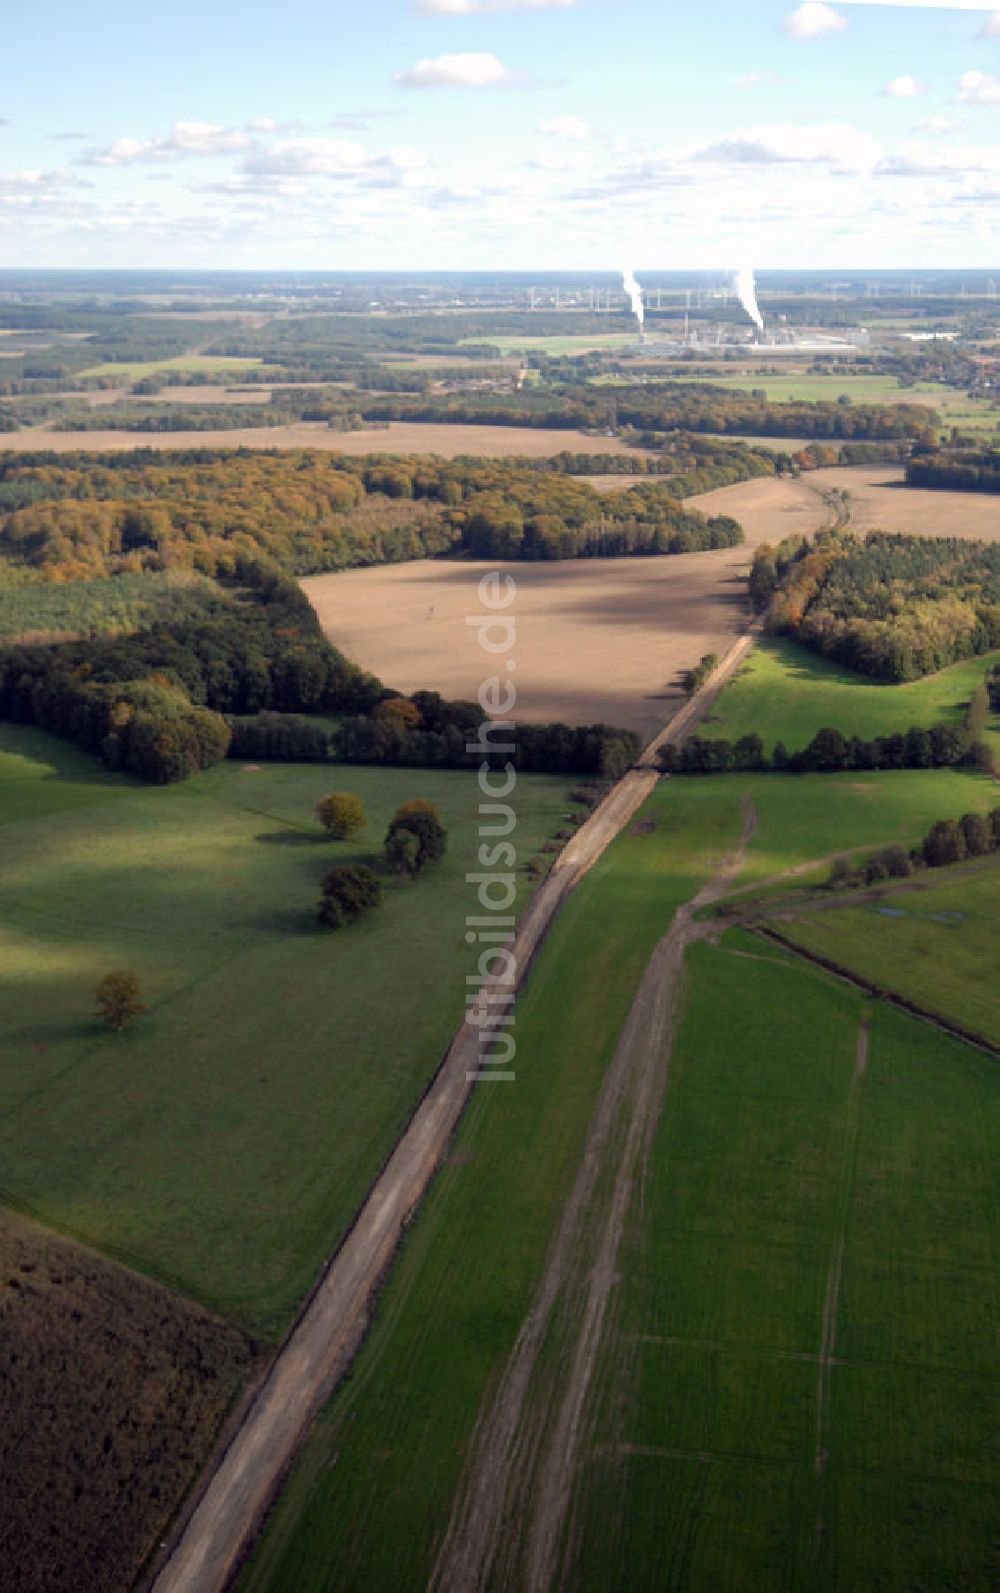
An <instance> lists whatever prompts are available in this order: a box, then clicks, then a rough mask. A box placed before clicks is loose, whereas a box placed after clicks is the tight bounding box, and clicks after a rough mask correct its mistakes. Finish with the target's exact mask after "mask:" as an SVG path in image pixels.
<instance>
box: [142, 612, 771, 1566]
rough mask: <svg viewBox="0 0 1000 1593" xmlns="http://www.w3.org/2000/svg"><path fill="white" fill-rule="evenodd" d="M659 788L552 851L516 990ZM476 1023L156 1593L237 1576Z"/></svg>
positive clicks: (355, 1339) (434, 1138) (466, 1060)
mask: <svg viewBox="0 0 1000 1593" xmlns="http://www.w3.org/2000/svg"><path fill="white" fill-rule="evenodd" d="M749 645H751V642H750V640H749V639H748V638H741V640H740V642H738V643H737V644H736V645H735V646H734V647H733V648H732V649H731V650H730V654H729V655H727V657H726V658H725V659H724V660H723V662H722V664H721V665H720V667H719V669H718V670H717V671H716V674H715V676H713V677H712V680H711V681H710V682H709V683H708V686H707V688H706V691H705V692H704V693H703V694H700V695H699V697H697V698H695V699H693V700H692V702H691V703H689V704H687V705H686V707H685V708H684V709H683V710H682V712H681V714H679V715H678V716H677V717H676V719H674V720H673V721H672V722H671V724H670V725H669V726H668V727H667V729H666V731H665V732H664V733H663V735H662V736H660V737H658V738H657V744H659V743H660V742H662V740H664V739H665V738H666V737H668V736H670V735H682V734H684V733H686V731H687V730H688V729H690V726H691V724H692V723H693V722H694V719H695V718H697V716H698V714H699V713H703V712H705V711H706V708H707V707H708V705H709V702H710V700H711V694H712V692H713V691H715V690H717V689H718V688H719V687H720V686H721V684H722V682H723V681H724V679H725V678H728V675H729V674H731V673H732V671H733V670H734V669H736V668H737V667H738V665H739V663H740V661H741V660H742V658H743V657H744V656H745V654H746V650H747V647H748V646H749ZM703 699H704V700H703ZM650 756H651V754H650ZM657 778H658V776H657V774H656V771H655V768H653V767H649V766H648V765H647V766H644V767H640V768H637V769H633V770H630V771H629V773H628V774H626V775H625V777H624V779H622V780H620V781H619V782H618V784H617V785H616V786H614V787H613V789H612V790H611V791H610V792H609V793H608V795H607V796H606V797H605V799H604V801H603V802H602V803H601V804H600V806H599V807H598V808H596V809H595V810H594V812H593V813H592V814H591V816H590V818H589V819H588V820H587V822H586V823H585V824H583V825H581V827H580V829H579V830H578V831H577V833H576V835H574V836H573V838H572V839H571V840H570V841H569V842H568V843H567V845H566V846H565V848H564V849H563V851H562V852H561V853H560V855H559V857H558V858H557V859H556V862H555V864H554V866H553V869H552V872H551V873H550V874H549V876H548V878H547V879H546V880H545V882H544V883H543V885H542V886H541V888H540V889H539V891H538V893H537V894H536V896H535V898H534V900H533V902H532V903H531V906H530V907H529V908H528V911H527V912H526V913H525V915H524V917H523V919H522V920H521V924H520V926H519V928H518V931H517V938H516V941H515V943H514V948H513V950H514V955H515V959H516V964H517V974H518V983H519V984H520V983H521V982H522V981H523V979H524V977H525V975H526V973H527V971H528V969H529V967H530V964H531V960H532V957H533V955H534V953H535V951H536V949H537V947H538V945H539V943H540V942H541V940H542V937H543V936H544V934H545V933H546V931H547V930H548V928H549V925H550V924H551V922H552V920H553V918H554V917H555V915H556V913H557V912H558V910H559V907H560V906H561V904H562V902H563V901H564V899H565V898H566V896H567V895H568V894H569V893H570V891H572V890H573V888H574V886H575V885H576V884H577V883H578V882H579V880H580V879H581V878H582V877H583V875H584V874H585V873H586V872H587V871H588V870H589V869H590V868H591V867H592V866H593V865H594V863H596V862H597V860H598V858H599V857H600V856H601V855H602V854H603V852H604V851H605V850H606V848H607V847H608V846H609V845H610V843H611V841H613V840H614V838H615V836H616V835H617V834H618V833H619V832H620V831H621V830H622V829H624V828H625V826H626V825H627V824H628V823H629V821H630V820H631V818H632V817H633V816H634V814H635V813H636V812H637V810H638V809H639V807H640V806H641V805H642V803H643V802H644V801H645V799H646V797H647V796H648V795H649V794H650V792H651V791H652V790H653V788H654V787H655V785H656V782H657ZM700 929H701V926H699V930H700ZM490 993H491V987H490V986H486V987H484V990H483V992H482V996H481V998H480V1001H483V998H488V996H489V994H490ZM480 1011H481V1009H480ZM479 1015H480V1012H477V1010H476V1009H475V1008H474V1009H473V1010H472V1011H471V1012H470V1016H469V1019H467V1021H466V1022H465V1023H464V1024H463V1025H462V1027H461V1029H460V1030H459V1031H458V1034H457V1035H456V1037H455V1039H454V1041H453V1042H452V1045H451V1047H450V1049H449V1051H448V1053H447V1055H446V1057H445V1060H444V1062H443V1063H442V1065H441V1068H440V1070H439V1071H438V1073H437V1074H436V1075H435V1077H434V1079H433V1081H432V1083H431V1084H430V1086H429V1088H428V1090H427V1092H426V1094H425V1095H424V1098H423V1100H422V1101H421V1103H420V1105H419V1106H418V1108H417V1110H416V1112H415V1113H414V1115H413V1117H412V1118H411V1120H410V1123H409V1125H408V1127H407V1128H406V1130H405V1131H404V1133H403V1135H402V1137H401V1138H400V1140H399V1141H398V1143H397V1145H396V1148H395V1150H394V1151H393V1153H392V1155H391V1157H390V1158H389V1161H388V1162H387V1164H386V1166H385V1168H384V1170H383V1171H382V1173H381V1174H380V1176H379V1177H378V1179H377V1180H376V1182H375V1184H374V1186H373V1187H372V1189H371V1191H370V1193H369V1195H368V1197H367V1199H366V1201H365V1203H364V1205H363V1207H362V1208H361V1210H360V1212H359V1214H358V1216H357V1218H356V1220H355V1222H354V1224H353V1226H352V1228H351V1229H350V1231H349V1233H348V1234H347V1236H346V1238H345V1239H344V1241H343V1243H342V1245H341V1246H340V1248H339V1250H338V1251H337V1252H336V1254H335V1255H334V1256H333V1257H332V1258H331V1260H330V1262H329V1263H328V1265H327V1267H326V1270H325V1271H324V1273H323V1275H322V1277H321V1278H320V1281H319V1283H318V1284H317V1286H316V1288H315V1289H314V1291H313V1293H312V1295H311V1296H310V1298H309V1300H308V1301H307V1302H306V1304H305V1306H304V1307H303V1310H302V1312H301V1313H300V1315H299V1318H298V1320H297V1322H296V1323H295V1325H294V1327H293V1328H292V1330H291V1332H290V1333H289V1335H288V1337H287V1339H286V1340H285V1343H284V1344H283V1346H282V1347H281V1349H280V1350H279V1352H278V1354H277V1355H276V1357H275V1360H274V1362H273V1364H272V1366H271V1369H270V1372H269V1373H268V1375H267V1377H266V1379H265V1380H264V1382H263V1384H262V1386H261V1389H260V1391H259V1393H258V1394H257V1396H256V1398H255V1399H254V1400H253V1402H252V1404H251V1405H250V1407H249V1409H248V1411H247V1413H246V1416H245V1418H244V1420H243V1422H242V1423H241V1425H240V1427H239V1428H238V1429H237V1431H236V1433H235V1435H234V1437H233V1438H232V1440H231V1442H230V1444H229V1446H228V1447H227V1449H226V1450H225V1452H224V1453H223V1454H222V1455H221V1457H219V1459H218V1462H217V1464H216V1465H215V1467H214V1469H213V1470H212V1471H211V1473H210V1475H209V1476H208V1477H207V1479H206V1480H205V1483H204V1485H203V1487H202V1490H201V1493H200V1495H198V1496H197V1497H196V1501H195V1503H194V1506H193V1509H192V1510H191V1511H190V1512H189V1514H188V1516H187V1518H186V1519H185V1521H184V1522H183V1523H182V1525H181V1528H180V1529H179V1532H178V1534H177V1535H176V1537H175V1539H174V1541H173V1542H172V1544H171V1545H170V1547H169V1549H168V1552H167V1556H166V1558H165V1560H164V1562H163V1563H162V1566H161V1567H160V1568H159V1570H158V1572H157V1573H156V1575H155V1577H154V1581H153V1588H154V1590H155V1593H218V1590H219V1589H221V1588H224V1587H225V1586H226V1585H227V1583H228V1582H229V1580H230V1578H231V1577H232V1575H233V1573H234V1571H235V1570H236V1568H237V1567H238V1565H239V1563H240V1560H241V1558H242V1557H243V1555H244V1554H245V1552H246V1550H247V1548H248V1547H249V1545H250V1543H251V1542H252V1540H253V1537H254V1535H255V1533H256V1531H257V1529H258V1527H259V1525H260V1522H261V1519H262V1517H263V1514H264V1512H265V1510H266V1509H267V1507H268V1505H269V1504H270V1502H271V1499H272V1498H273V1496H274V1494H275V1492H276V1490H277V1488H278V1485H279V1484H280V1481H281V1479H282V1477H283V1475H284V1473H285V1471H286V1470H287V1468H288V1466H289V1464H290V1462H291V1461H292V1459H293V1457H294V1455H295V1453H296V1451H297V1449H298V1447H299V1445H300V1444H301V1442H302V1440H303V1438H304V1437H305V1434H306V1431H307V1430H308V1426H309V1423H310V1422H311V1420H312V1418H313V1416H314V1415H315V1414H316V1412H317V1410H318V1409H319V1408H320V1406H321V1405H322V1404H323V1402H324V1401H325V1400H326V1399H327V1398H328V1397H329V1395H330V1393H331V1392H332V1390H333V1387H334V1385H335V1384H336V1382H337V1380H338V1379H339V1377H340V1376H341V1375H342V1374H343V1372H344V1370H345V1369H346V1367H347V1366H348V1364H349V1363H350V1360H351V1359H352V1357H353V1355H354V1353H355V1351H356V1349H357V1347H358V1345H359V1343H360V1341H361V1338H362V1337H363V1334H364V1331H365V1328H366V1326H367V1323H368V1308H369V1305H370V1302H371V1300H372V1298H373V1296H374V1293H375V1290H376V1289H377V1287H378V1284H379V1282H380V1280H381V1278H382V1276H383V1274H384V1272H385V1270H386V1268H387V1267H388V1265H389V1263H390V1262H391V1260H392V1256H393V1253H394V1251H395V1249H396V1246H397V1244H398V1242H399V1239H400V1235H401V1234H402V1231H403V1226H404V1224H405V1223H406V1221H407V1219H408V1218H409V1216H410V1214H411V1213H412V1212H413V1210H414V1208H415V1207H416V1205H417V1203H418V1202H419V1200H420V1199H421V1197H422V1195H423V1194H424V1192H425V1190H426V1189H427V1186H428V1184H429V1183H430V1181H431V1179H432V1178H433V1176H434V1173H435V1171H436V1169H437V1167H438V1164H439V1162H440V1160H441V1157H442V1155H443V1154H444V1151H445V1148H446V1146H447V1144H448V1140H449V1138H450V1136H451V1134H452V1131H453V1130H454V1128H455V1125H456V1123H457V1122H458V1119H459V1117H460V1116H461V1113H462V1109H463V1107H464V1106H465V1104H466V1101H467V1100H468V1097H469V1094H470V1092H471V1089H472V1080H471V1079H470V1074H474V1073H475V1072H476V1069H477V1067H478V1066H479V1062H480V1054H479V1042H480V1030H479V1028H478V1027H477V1026H476V1021H475V1020H476V1018H477V1017H478V1016H479Z"/></svg>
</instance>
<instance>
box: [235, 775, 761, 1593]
mask: <svg viewBox="0 0 1000 1593" xmlns="http://www.w3.org/2000/svg"><path fill="white" fill-rule="evenodd" d="M718 796H719V799H718V800H716V801H713V802H712V803H709V804H698V803H694V802H683V803H681V802H679V801H678V800H677V799H676V794H675V793H674V792H671V791H669V790H668V789H667V787H666V786H661V787H660V788H659V790H658V791H657V793H656V794H655V796H654V797H653V798H652V799H651V801H650V802H649V803H648V804H647V806H646V807H645V808H644V809H643V814H642V817H643V820H644V821H646V822H647V823H652V824H655V829H650V830H644V831H639V830H638V829H637V828H636V827H635V826H633V827H632V828H631V830H630V831H629V832H628V833H626V834H624V835H622V836H620V837H619V839H618V840H617V841H616V842H615V843H614V845H613V846H612V847H611V849H610V850H609V852H608V853H606V854H605V856H604V858H603V859H602V860H601V862H600V863H599V864H598V865H597V866H596V867H595V868H594V870H593V871H592V872H591V873H590V874H589V875H588V876H587V877H586V879H585V880H584V881H583V882H582V884H581V885H580V886H579V888H578V889H577V891H576V892H575V893H574V894H573V896H572V897H571V898H570V899H569V901H568V902H567V904H566V906H565V907H564V908H563V910H562V911H561V912H560V915H559V918H558V920H557V922H556V923H555V924H554V926H553V928H552V930H551V932H550V934H549V936H548V937H547V939H546V941H545V943H544V945H543V947H542V949H541V952H540V953H539V956H538V959H537V961H536V963H535V965H534V967H533V968H532V971H531V975H530V979H529V983H528V987H527V990H526V992H525V994H524V995H523V996H522V998H521V1000H520V1001H519V1003H518V1007H517V1023H516V1035H517V1058H516V1073H517V1077H516V1080H515V1081H514V1082H513V1083H512V1084H508V1085H499V1084H497V1085H495V1086H492V1087H486V1086H481V1087H480V1088H479V1089H478V1090H477V1091H476V1093H475V1094H474V1096H473V1098H472V1101H471V1103H470V1106H469V1108H468V1110H467V1112H466V1115H465V1117H464V1119H463V1121H462V1124H461V1127H460V1129H459V1132H458V1135H457V1137H456V1140H455V1144H454V1147H453V1150H452V1152H451V1155H450V1156H449V1159H448V1161H447V1163H446V1165H445V1167H444V1169H443V1171H442V1172H441V1173H440V1175H439V1176H438V1178H437V1180H436V1182H435V1184H434V1186H433V1187H432V1189H431V1191H430V1194H429V1195H428V1197H427V1199H426V1201H425V1203H424V1205H423V1206H422V1207H421V1210H420V1212H419V1214H418V1216H417V1219H416V1221H415V1222H414V1224H413V1227H412V1229H411V1230H410V1233H409V1235H408V1237H407V1239H406V1242H405V1245H404V1247H403V1250H402V1253H401V1255H400V1256H399V1258H398V1261H397V1265H396V1267H395V1270H394V1271H393V1273H392V1275H391V1276H390V1277H389V1279H388V1281H387V1283H386V1286H385V1288H384V1290H383V1292H382V1294H381V1296H380V1299H379V1304H378V1308H377V1311H376V1315H375V1319H374V1323H373V1326H372V1329H371V1332H370V1334H369V1337H368V1339H367V1341H366V1342H365V1344H364V1346H363V1348H362V1350H361V1353H360V1355H359V1357H358V1359H357V1361H356V1362H355V1365H354V1367H353V1368H352V1371H351V1375H350V1377H349V1379H348V1380H347V1381H346V1382H345V1383H344V1384H342V1385H341V1387H340V1389H339V1390H338V1392H337V1394H336V1395H335V1397H334V1399H333V1400H332V1402H331V1404H330V1405H329V1406H328V1407H327V1409H326V1411H325V1412H324V1414H323V1415H322V1417H321V1418H320V1420H319V1422H318V1423H317V1426H316V1429H315V1431H314V1433H313V1435H312V1436H311V1438H310V1439H309V1441H308V1442H307V1444H306V1447H305V1449H304V1451H303V1453H302V1455H301V1457H300V1461H299V1463H298V1465H297V1467H296V1469H295V1471H294V1472H293V1473H292V1476H291V1478H290V1480H289V1483H288V1485H287V1487H286V1489H285V1491H284V1493H283V1495H282V1496H281V1498H280V1500H279V1503H278V1505H277V1507H276V1509H275V1511H274V1512H273V1514H272V1516H271V1518H270V1521H269V1523H268V1528H267V1530H266V1532H265V1534H264V1537H263V1539H262V1541H261V1542H260V1544H259V1545H258V1548H257V1551H256V1553H255V1555H254V1558H253V1560H252V1562H251V1564H250V1566H249V1567H248V1569H247V1571H246V1573H245V1575H244V1578H243V1580H242V1582H241V1583H240V1587H241V1589H243V1590H249V1589H253V1590H254V1593H259V1590H262V1589H281V1590H288V1593H292V1590H293V1589H294V1590H298V1589H302V1588H305V1587H336V1588H338V1589H343V1590H347V1589H357V1590H358V1593H373V1590H381V1589H385V1590H389V1589H392V1590H393V1593H404V1590H410V1589H412V1590H413V1593H416V1590H418V1589H424V1588H426V1586H427V1582H428V1576H429V1573H430V1570H431V1566H432V1564H433V1559H434V1552H435V1548H436V1545H437V1543H438V1541H439V1540H440V1537H441V1535H442V1534H443V1532H444V1530H445V1527H446V1525H447V1522H448V1517H449V1513H450V1510H451V1504H452V1499H453V1497H454V1492H455V1488H456V1486H457V1484H458V1480H459V1477H460V1474H461V1468H462V1459H463V1455H464V1453H465V1451H466V1448H467V1445H468V1443H469V1438H470V1435H471V1433H472V1429H473V1426H474V1424H475V1420H476V1415H477V1412H478V1410H479V1406H480V1402H481V1401H482V1399H483V1396H484V1393H485V1391H486V1390H487V1388H488V1387H489V1386H490V1384H491V1382H492V1380H493V1379H495V1378H496V1377H497V1376H498V1374H499V1373H500V1371H501V1370H502V1368H503V1366H504V1364H505V1362H506V1358H507V1356H508V1354H509V1353H510V1350H511V1347H512V1345H513V1343H514V1340H515V1339H516V1337H517V1333H518V1330H519V1328H520V1325H521V1322H522V1320H523V1317H524V1314H525V1312H526V1311H527V1309H528V1307H529V1306H530V1303H531V1300H532V1298H533V1294H534V1289H535V1286H536V1283H537V1280H538V1277H539V1274H540V1272H541V1269H542V1266H543V1263H544V1259H545V1255H546V1251H547V1247H548V1244H549V1241H550V1238H551V1236H552V1233H553V1232H554V1230H555V1227H556V1224H557V1222H558V1220H559V1217H560V1214H561V1211H562V1207H563V1205H564V1203H565V1200H566V1198H567V1196H568V1194H569V1191H570V1189H571V1187H572V1183H573V1179H574V1176H575V1174H576V1170H577V1166H578V1164H579V1160H580V1156H581V1154H582V1151H583V1147H584V1143H585V1139H586V1134H587V1127H588V1124H589V1121H590V1117H591V1113H592V1111H593V1108H594V1104H595V1101H596V1099H597V1094H598V1091H599V1089H600V1086H601V1082H602V1079H603V1076H604V1073H605V1070H606V1068H607V1066H608V1064H609V1062H610V1061H611V1058H612V1056H613V1055H614V1050H615V1046H616V1044H617V1041H618V1036H619V1034H620V1031H621V1027H622V1024H623V1023H624V1021H625V1018H626V1016H627V1013H628V1011H629V1007H630V1004H631V1000H632V997H633V995H634V993H635V990H636V988H637V986H638V983H639V980H640V979H641V977H642V973H643V970H644V968H645V966H646V962H647V960H648V958H649V956H650V954H651V953H652V950H653V947H654V946H655V944H656V942H657V940H658V939H659V938H660V936H661V935H662V934H663V933H664V932H665V930H666V929H667V927H668V925H669V922H670V919H671V917H672V914H673V912H674V910H675V908H676V907H677V906H679V905H680V903H681V902H683V901H685V900H687V899H688V898H689V897H690V896H691V895H692V894H693V893H694V891H696V890H697V889H698V888H699V886H700V884H701V883H702V882H703V880H704V879H705V878H706V877H707V876H708V875H709V874H710V873H711V872H713V871H714V868H715V866H716V864H717V863H718V860H719V859H720V857H721V856H722V855H723V854H724V853H725V852H727V851H728V850H730V849H731V848H732V846H733V845H734V843H735V842H736V839H737V837H738V835H739V831H740V828H741V817H740V803H739V795H738V793H737V792H736V791H735V790H734V788H733V787H729V789H728V792H725V791H723V790H722V789H721V787H720V790H719V794H718Z"/></svg>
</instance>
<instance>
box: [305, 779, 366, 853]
mask: <svg viewBox="0 0 1000 1593" xmlns="http://www.w3.org/2000/svg"><path fill="white" fill-rule="evenodd" d="M316 817H317V818H318V819H319V822H320V823H321V824H322V826H323V828H324V830H325V831H326V833H327V835H329V836H330V837H331V839H333V840H334V841H349V840H350V838H351V836H352V835H357V833H358V831H359V830H363V829H364V827H365V824H366V823H367V817H366V814H365V807H364V803H363V802H362V800H361V798H360V797H359V796H355V795H354V793H353V792H352V791H332V792H331V793H330V795H329V796H325V797H323V798H321V800H320V801H319V802H317V804H316Z"/></svg>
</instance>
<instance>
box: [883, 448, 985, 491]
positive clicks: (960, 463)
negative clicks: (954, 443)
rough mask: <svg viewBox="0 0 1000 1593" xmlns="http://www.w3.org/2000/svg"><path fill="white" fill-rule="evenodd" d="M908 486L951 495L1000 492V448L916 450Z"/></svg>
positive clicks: (910, 467)
mask: <svg viewBox="0 0 1000 1593" xmlns="http://www.w3.org/2000/svg"><path fill="white" fill-rule="evenodd" d="M906 482H907V486H910V487H942V488H945V489H946V490H947V491H949V492H1000V446H995V445H991V446H989V447H985V448H918V449H915V450H914V453H913V457H912V458H911V459H909V460H908V461H907V465H906Z"/></svg>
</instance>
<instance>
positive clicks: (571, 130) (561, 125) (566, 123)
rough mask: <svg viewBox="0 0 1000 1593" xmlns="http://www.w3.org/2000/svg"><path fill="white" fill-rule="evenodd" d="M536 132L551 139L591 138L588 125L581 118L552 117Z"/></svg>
mask: <svg viewBox="0 0 1000 1593" xmlns="http://www.w3.org/2000/svg"><path fill="white" fill-rule="evenodd" d="M538 131H539V132H540V133H547V134H548V135H549V136H550V137H551V138H575V139H579V140H581V141H582V140H585V139H588V138H592V137H593V134H592V133H591V131H590V127H589V125H588V124H587V123H586V122H585V121H584V120H583V118H582V117H581V116H554V117H553V118H552V120H551V121H549V122H542V124H541V126H540V127H539V129H538Z"/></svg>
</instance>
